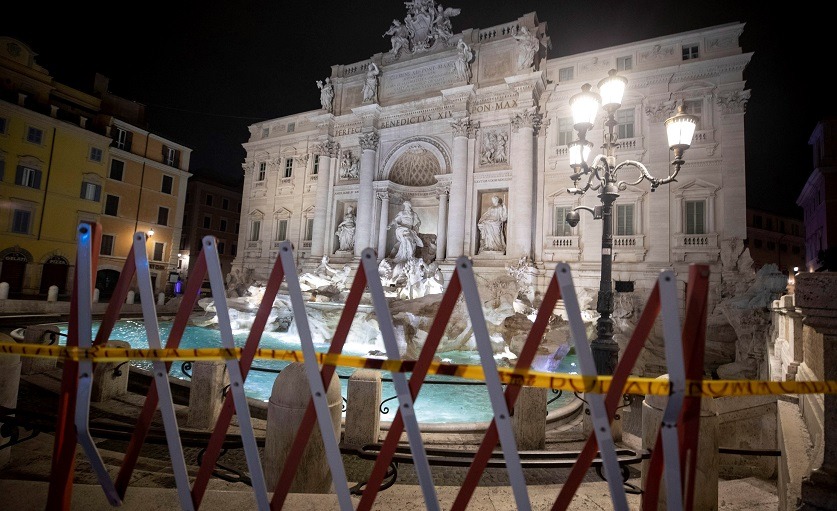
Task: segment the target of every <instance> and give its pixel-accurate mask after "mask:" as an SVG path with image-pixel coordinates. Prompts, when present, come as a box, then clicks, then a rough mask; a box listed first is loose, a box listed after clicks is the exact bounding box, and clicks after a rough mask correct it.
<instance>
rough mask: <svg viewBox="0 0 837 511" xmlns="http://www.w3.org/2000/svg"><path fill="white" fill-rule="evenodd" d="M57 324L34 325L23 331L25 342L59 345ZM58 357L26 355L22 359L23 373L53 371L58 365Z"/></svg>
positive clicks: (21, 369)
mask: <svg viewBox="0 0 837 511" xmlns="http://www.w3.org/2000/svg"><path fill="white" fill-rule="evenodd" d="M59 331H60V330H59V329H58V327H57V326H56V325H32V326H28V327H26V330H24V331H23V342H24V343H26V344H44V345H47V344H52V345H54V346H57V345H58V332H59ZM56 362H57V361H56V359H54V358H40V357H24V358H23V360H21V368H20V373H21V374H38V373H45V372H47V371H52V370H53V369H55V367H56Z"/></svg>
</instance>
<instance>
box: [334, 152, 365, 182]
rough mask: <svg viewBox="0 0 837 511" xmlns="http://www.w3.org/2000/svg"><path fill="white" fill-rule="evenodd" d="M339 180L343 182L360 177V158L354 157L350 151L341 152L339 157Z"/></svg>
mask: <svg viewBox="0 0 837 511" xmlns="http://www.w3.org/2000/svg"><path fill="white" fill-rule="evenodd" d="M339 175H340V179H341V180H343V181H347V180H353V179H358V178H359V177H360V157H358V156H355V155H354V153H353V152H352V150H351V149H346V150H345V151H343V155H342V156H341V157H340V174H339Z"/></svg>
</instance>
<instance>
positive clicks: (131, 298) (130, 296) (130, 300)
mask: <svg viewBox="0 0 837 511" xmlns="http://www.w3.org/2000/svg"><path fill="white" fill-rule="evenodd" d="M134 294H135V293H134V292H133V291H128V296H127V297H126V298H125V303H127V304H128V305H132V304H133V303H134Z"/></svg>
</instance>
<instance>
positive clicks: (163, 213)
mask: <svg viewBox="0 0 837 511" xmlns="http://www.w3.org/2000/svg"><path fill="white" fill-rule="evenodd" d="M157 225H169V208H164V207H163V206H160V207H159V209H157Z"/></svg>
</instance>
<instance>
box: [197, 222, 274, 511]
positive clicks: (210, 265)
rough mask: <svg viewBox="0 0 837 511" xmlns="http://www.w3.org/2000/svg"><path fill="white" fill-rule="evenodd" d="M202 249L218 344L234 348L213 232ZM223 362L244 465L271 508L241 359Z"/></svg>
mask: <svg viewBox="0 0 837 511" xmlns="http://www.w3.org/2000/svg"><path fill="white" fill-rule="evenodd" d="M203 252H204V255H205V257H206V272H207V274H208V275H209V285H210V287H211V289H212V300H213V305H214V306H215V313H216V316H217V318H218V330H219V331H220V333H221V344H222V345H223V346H224V347H225V348H235V339H233V334H232V326H231V325H230V313H229V308H228V307H227V294H226V290H225V289H224V277H223V276H222V274H221V262H220V260H219V259H218V248H217V246H216V240H215V237H214V236H204V238H203ZM226 364H227V374H229V376H230V390H229V391H230V392H232V396H233V403H234V404H235V413H236V415H238V426H239V431H240V434H241V442H242V444H243V445H244V454H245V457H246V458H247V468H248V470H249V471H250V480H251V481H252V485H253V493H254V494H255V497H256V504H257V505H258V506H259V509H260V510H261V511H267V510H268V509H270V500H269V499H268V497H267V484H266V483H265V480H264V472H263V471H262V463H261V458H260V457H259V446H258V444H257V443H256V435H255V433H253V422H252V420H251V418H250V406H249V405H248V404H247V396H246V395H245V394H244V378H242V376H241V365H239V364H240V362H239V360H238V359H237V358H233V359H228V360H227V361H226Z"/></svg>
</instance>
